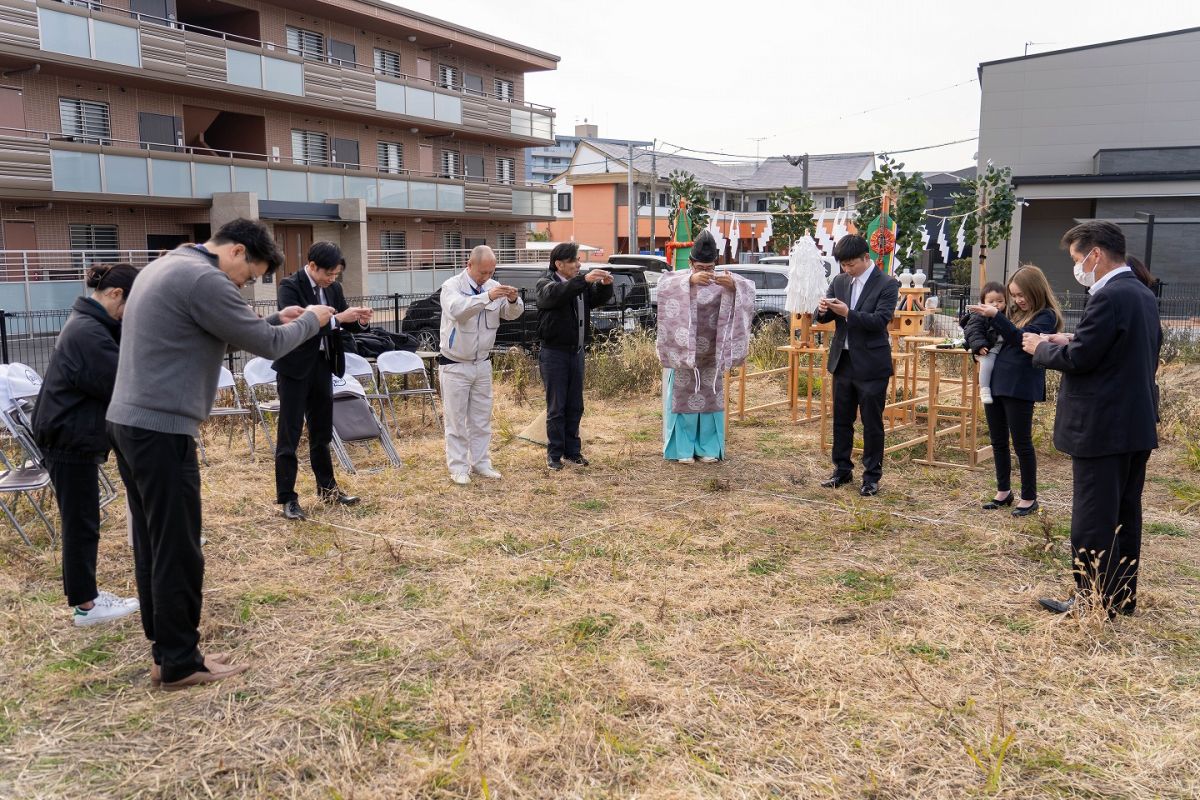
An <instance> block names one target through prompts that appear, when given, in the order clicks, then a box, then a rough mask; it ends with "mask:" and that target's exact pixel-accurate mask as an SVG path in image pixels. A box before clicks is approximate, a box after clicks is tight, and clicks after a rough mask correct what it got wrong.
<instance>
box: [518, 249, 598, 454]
mask: <svg viewBox="0 0 1200 800" xmlns="http://www.w3.org/2000/svg"><path fill="white" fill-rule="evenodd" d="M612 282H613V279H612V275H610V274H609V273H608V272H607V271H605V270H602V269H593V270H590V271H588V272H587V273H586V274H583V273H581V272H580V271H579V246H578V245H575V244H572V243H570V242H563V243H562V244H559V245H556V246H555V248H554V250H552V251H551V252H550V270H549V271H548V272H547V273H546V275H545V276H543V277H542V278H541V279H540V280H539V281H538V282H537V288H536V293H537V312H538V321H537V331H538V339H539V340H541V345H542V346H541V350H540V351H539V352H538V365H539V367H540V368H541V373H542V384H543V385H544V386H545V387H546V439H547V441H548V442H549V446H548V447H547V449H546V465H547V466H548V467H550V469H555V470H558V469H562V466H563V465H562V459H563V458H566V459H567V461H570V462H571V463H573V464H579V465H580V466H587V463H588V460H587V459H586V458H584V457H583V450H582V443H581V442H580V441H579V421H580V420H581V419H582V418H583V348H584V346H585V345H586V344H587V342H588V341H589V339H590V338H591V327H592V326H591V310H592V309H593V308H595V307H596V306H601V305H604V304H605V303H607V302H608V300H609V298H611V297H612V293H613V288H612Z"/></svg>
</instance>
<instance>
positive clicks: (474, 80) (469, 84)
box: [463, 72, 483, 97]
mask: <svg viewBox="0 0 1200 800" xmlns="http://www.w3.org/2000/svg"><path fill="white" fill-rule="evenodd" d="M463 91H464V92H466V93H467V94H473V95H475V96H476V97H483V76H482V75H473V74H471V73H470V72H464V73H463Z"/></svg>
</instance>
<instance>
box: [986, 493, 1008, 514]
mask: <svg viewBox="0 0 1200 800" xmlns="http://www.w3.org/2000/svg"><path fill="white" fill-rule="evenodd" d="M1012 504H1013V493H1012V492H1009V493H1008V497H1006V498H1004V499H1003V500H997V499H996V498H994V497H993V498H992V499H991V500H988V501H987V502H986V503H984V504H983V510H984V511H995V510H996V509H997V508H1001V507H1003V506H1011V505H1012Z"/></svg>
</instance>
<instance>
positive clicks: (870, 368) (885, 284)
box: [817, 234, 900, 497]
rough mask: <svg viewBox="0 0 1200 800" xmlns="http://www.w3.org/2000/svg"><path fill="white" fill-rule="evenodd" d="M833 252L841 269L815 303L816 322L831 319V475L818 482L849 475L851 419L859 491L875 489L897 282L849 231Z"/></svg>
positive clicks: (832, 482)
mask: <svg viewBox="0 0 1200 800" xmlns="http://www.w3.org/2000/svg"><path fill="white" fill-rule="evenodd" d="M833 257H834V258H835V259H837V262H838V263H839V264H840V265H841V267H842V272H841V274H840V275H837V276H836V277H835V278H834V279H833V280H832V281H831V282H830V284H829V292H828V294H826V296H825V299H823V300H821V302H820V304H818V306H817V321H818V322H829V321H833V322H834V324H835V326H836V328H835V330H834V334H833V342H832V344H830V346H829V365H828V366H829V371H830V372H831V373H833V466H834V471H833V475H831V476H830V477H829V479H828V480H826V481H825V482H824V483H822V484H821V485H822V486H824V487H826V488H828V489H836V488H837V487H838V486H841V485H842V484H845V483H850V481H852V480H853V479H854V462H853V461H852V460H851V456H852V455H853V452H854V449H853V448H854V418H855V416H858V415H861V416H862V423H863V459H862V465H863V481H862V488H861V489H860V490H859V494H861V495H862V496H863V497H870V496H872V495H874V494H877V493H878V492H879V479H880V478H881V477H883V406H884V405H885V403H886V400H887V387H888V380H889V379H890V378H891V376H892V341H891V338H890V336H889V335H888V325H889V324H890V323H891V321H892V317H893V316H894V315H895V313H896V305H897V301H898V300H899V298H900V284H899V283H897V282H896V279H895V278H893V277H892V276H890V275H884V274H883V273H882V272H880V271H879V270H878V269H876V268H875V264H874V263H873V262H872V261H871V248H870V247H868V246H867V241H866V239H863V238H862V237H861V236H855V235H854V234H850V235H849V236H843V237H842V238H841V239H838V242H837V244H836V245H834V246H833Z"/></svg>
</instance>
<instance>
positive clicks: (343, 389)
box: [332, 375, 400, 475]
mask: <svg viewBox="0 0 1200 800" xmlns="http://www.w3.org/2000/svg"><path fill="white" fill-rule="evenodd" d="M372 441H377V442H379V444H380V446H381V447H382V448H383V452H384V455H386V456H387V459H388V462H389V463H390V464H391V465H392V466H393V467H398V466H400V456H399V455H397V453H396V448H395V447H394V446H393V445H392V437H391V436H389V435H388V431H387V427H386V426H385V425H384V424H383V423H382V422H380V421H379V417H377V416H375V412H374V411H372V410H371V403H370V402H369V401H368V400H367V392H366V390H365V389H363V387H362V384H361V383H359V382H358V381H357V380H355V379H354V378H353V377H351V376H349V375H347V376H345V377H342V378H339V377H337V376H336V375H335V376H334V377H333V442H332V445H333V452H334V455H335V456H337V460H338V463H340V464H341V465H342V469H344V470H346V472H348V473H350V474H351V475H353V474H354V473H355V472H357V470H356V469H355V468H354V462H353V461H352V460H351V458H350V453H349V451H348V450H347V448H346V445H347V444H350V443H367V442H372Z"/></svg>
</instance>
